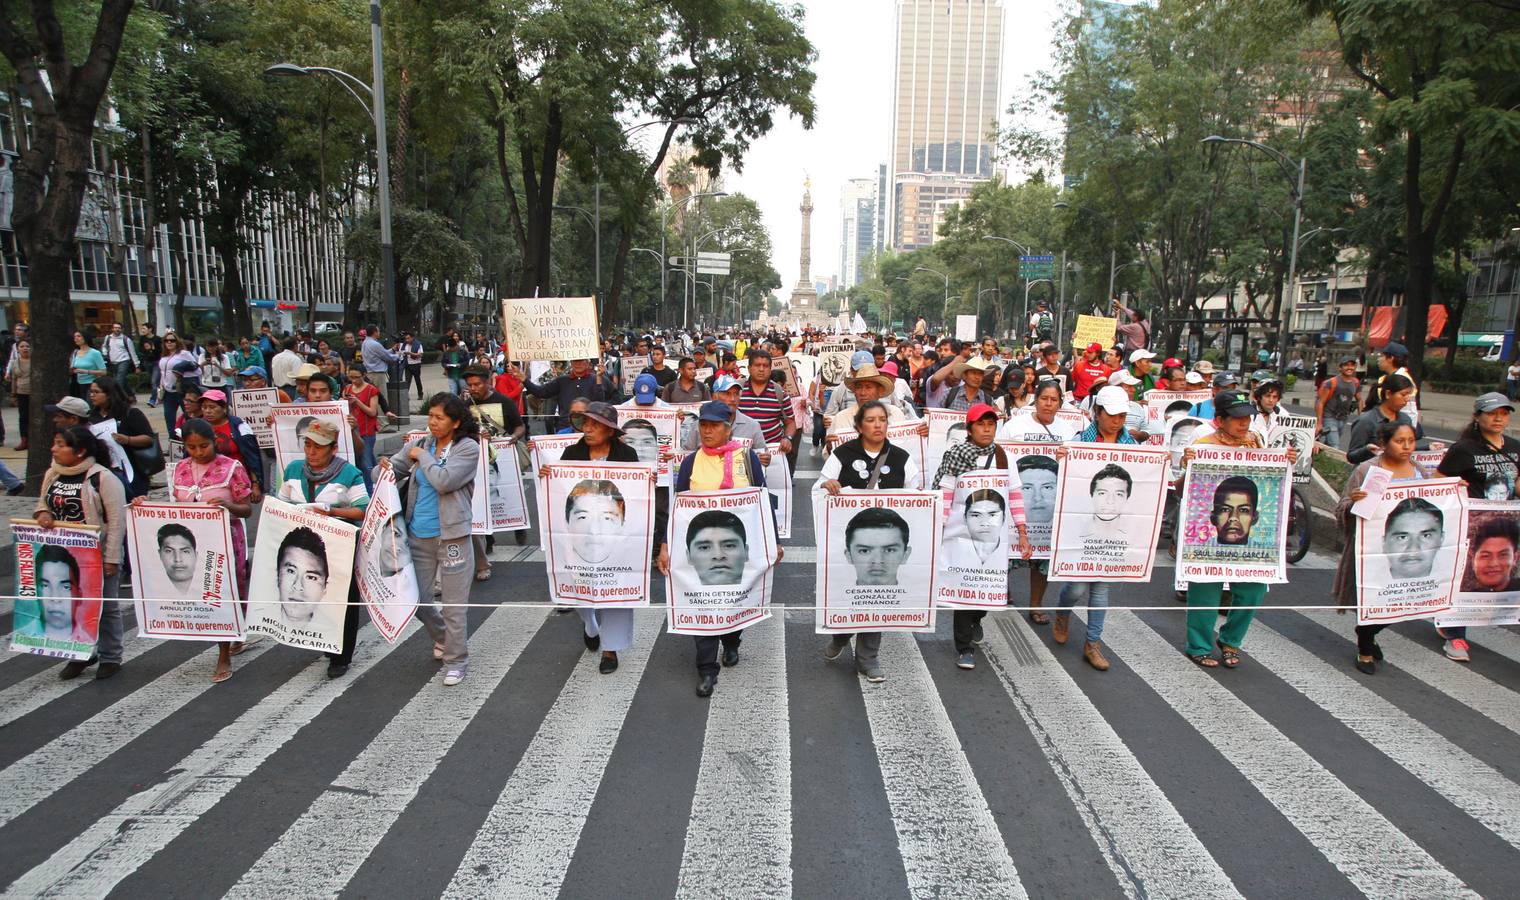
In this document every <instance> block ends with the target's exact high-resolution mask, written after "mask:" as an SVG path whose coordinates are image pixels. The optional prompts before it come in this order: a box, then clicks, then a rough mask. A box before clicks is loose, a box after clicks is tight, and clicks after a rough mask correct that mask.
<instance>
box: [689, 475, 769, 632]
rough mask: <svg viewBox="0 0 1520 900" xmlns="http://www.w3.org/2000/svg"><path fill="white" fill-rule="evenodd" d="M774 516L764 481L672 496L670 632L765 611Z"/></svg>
mask: <svg viewBox="0 0 1520 900" xmlns="http://www.w3.org/2000/svg"><path fill="white" fill-rule="evenodd" d="M773 522H774V520H773V519H772V517H771V501H770V497H769V496H768V495H767V492H766V491H765V490H763V489H762V488H735V489H732V490H727V491H688V492H686V493H684V494H676V495H675V496H674V497H672V498H671V503H670V534H669V536H668V541H669V544H670V575H669V576H668V577H667V578H666V580H665V584H666V596H667V597H669V598H670V599H669V604H668V606H667V609H666V624H667V626H668V629H669V631H670V632H671V633H672V634H695V635H703V634H727V633H729V632H731V631H737V630H738V629H740V628H744V627H747V626H749V625H753V624H754V623H756V622H759V621H760V620H762V619H766V618H769V617H770V614H771V611H770V604H771V593H772V590H773V586H774V585H773V582H774V579H775V572H774V566H775V564H776V558H777V556H778V555H779V554H778V552H777V545H776V539H777V537H776V529H775V526H774V524H773Z"/></svg>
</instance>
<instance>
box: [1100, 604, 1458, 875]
mask: <svg viewBox="0 0 1520 900" xmlns="http://www.w3.org/2000/svg"><path fill="white" fill-rule="evenodd" d="M1074 618H1078V617H1074ZM1072 627H1073V629H1075V628H1076V626H1075V624H1074V625H1073V626H1072ZM1256 627H1257V628H1261V627H1262V626H1261V622H1260V621H1258V622H1257V623H1256ZM1078 633H1080V631H1079V632H1078ZM1252 638H1253V644H1254V643H1255V638H1256V633H1255V630H1254V629H1253V631H1252ZM1103 639H1104V641H1105V642H1106V643H1107V644H1108V646H1109V647H1110V648H1111V649H1112V650H1113V651H1114V652H1115V653H1117V654H1119V656H1120V658H1121V659H1122V660H1123V662H1124V664H1125V665H1127V666H1129V668H1130V669H1131V670H1132V671H1133V672H1134V673H1135V674H1136V675H1138V676H1139V677H1140V678H1141V679H1142V680H1144V681H1145V683H1146V684H1147V685H1148V686H1149V687H1150V688H1151V690H1153V691H1155V692H1156V693H1157V694H1158V695H1160V697H1161V698H1162V699H1163V700H1165V701H1166V702H1167V704H1168V705H1170V706H1171V708H1172V709H1173V710H1175V711H1176V712H1177V714H1178V715H1180V716H1182V717H1183V718H1184V719H1186V720H1187V722H1188V724H1189V725H1191V726H1192V727H1193V729H1194V730H1196V731H1197V732H1198V733H1199V734H1200V735H1202V736H1203V738H1204V739H1205V740H1207V741H1208V742H1209V743H1210V744H1211V745H1213V747H1214V748H1215V749H1216V750H1217V751H1218V752H1219V753H1220V755H1221V756H1223V757H1224V758H1225V759H1226V760H1229V762H1230V764H1231V765H1233V766H1234V767H1235V768H1236V769H1237V770H1238V771H1239V772H1240V774H1241V775H1243V776H1245V778H1246V779H1247V780H1248V781H1250V782H1251V784H1252V785H1253V786H1254V787H1255V788H1256V790H1258V791H1260V792H1261V794H1262V796H1263V797H1265V798H1266V799H1267V801H1268V802H1269V803H1271V804H1272V805H1273V806H1274V807H1276V808H1277V810H1278V811H1279V812H1281V813H1282V814H1283V817H1284V818H1286V819H1287V820H1288V821H1289V822H1291V823H1292V824H1293V827H1295V828H1297V829H1298V830H1299V832H1301V833H1302V834H1303V835H1304V837H1306V838H1308V840H1309V843H1310V844H1312V845H1313V846H1314V847H1315V848H1316V849H1318V850H1319V852H1320V853H1322V854H1323V855H1324V856H1325V858H1326V859H1328V860H1329V861H1330V863H1331V864H1332V865H1334V866H1335V867H1336V868H1337V869H1339V870H1340V871H1341V873H1342V874H1343V875H1345V876H1346V878H1348V879H1349V880H1350V881H1351V883H1352V884H1354V885H1356V887H1357V889H1358V890H1360V891H1361V892H1362V893H1363V894H1366V895H1367V896H1369V897H1395V896H1398V897H1411V896H1414V897H1418V896H1427V897H1456V896H1476V894H1475V892H1474V891H1473V890H1472V889H1471V888H1469V887H1468V886H1467V885H1466V884H1464V883H1463V882H1462V881H1461V879H1459V878H1457V876H1455V875H1453V874H1452V873H1451V872H1449V871H1447V870H1446V869H1445V868H1444V867H1443V866H1442V865H1441V864H1440V863H1439V862H1437V861H1436V860H1435V859H1434V858H1433V857H1432V856H1431V855H1430V854H1429V853H1427V852H1425V850H1424V849H1423V848H1422V847H1420V845H1419V844H1417V843H1415V842H1414V841H1413V840H1411V839H1410V838H1409V836H1408V835H1406V834H1404V833H1403V832H1402V831H1400V830H1399V829H1398V828H1396V827H1395V826H1394V825H1393V823H1391V822H1389V821H1388V820H1387V819H1386V818H1384V817H1383V816H1382V815H1381V814H1380V813H1379V812H1378V811H1377V810H1375V809H1373V808H1372V806H1371V805H1370V804H1369V803H1367V801H1365V800H1363V799H1362V798H1361V796H1359V795H1358V794H1357V793H1356V792H1355V791H1353V790H1351V789H1350V788H1349V787H1347V786H1346V785H1345V784H1344V783H1342V782H1341V781H1340V779H1338V778H1336V777H1335V776H1334V775H1332V774H1331V773H1330V771H1329V770H1328V769H1326V768H1325V767H1324V766H1323V765H1321V764H1320V763H1319V761H1318V760H1316V759H1315V758H1314V757H1312V756H1310V755H1309V754H1308V753H1307V752H1305V751H1304V750H1303V748H1301V747H1299V746H1298V745H1297V744H1295V743H1294V742H1293V741H1292V740H1290V739H1289V738H1288V737H1287V736H1286V735H1284V734H1283V733H1282V732H1280V731H1278V730H1277V729H1276V728H1274V727H1273V726H1272V724H1271V723H1270V722H1268V721H1267V720H1266V719H1264V718H1262V717H1261V715H1260V714H1258V713H1257V712H1256V711H1255V710H1253V709H1251V708H1250V707H1249V706H1247V705H1246V704H1245V703H1244V702H1243V701H1242V700H1241V699H1240V698H1238V697H1236V696H1235V695H1234V694H1233V693H1231V692H1230V691H1229V690H1228V689H1227V688H1225V687H1224V685H1222V684H1220V683H1219V682H1218V681H1217V680H1215V678H1214V677H1213V676H1212V675H1211V674H1210V673H1208V672H1205V671H1203V670H1201V669H1196V668H1194V667H1193V666H1192V665H1191V664H1189V663H1187V662H1185V661H1184V660H1183V658H1182V656H1181V654H1180V653H1179V652H1178V649H1177V647H1175V646H1174V645H1172V643H1171V642H1169V641H1168V640H1167V639H1166V638H1164V637H1162V636H1161V635H1160V634H1159V633H1157V632H1156V631H1155V630H1153V629H1152V628H1151V627H1150V626H1149V625H1147V624H1146V623H1145V622H1144V621H1142V620H1141V619H1140V617H1139V616H1137V615H1135V614H1134V613H1132V612H1129V611H1127V610H1123V609H1111V610H1109V613H1108V623H1107V625H1106V627H1105V628H1104V630H1103Z"/></svg>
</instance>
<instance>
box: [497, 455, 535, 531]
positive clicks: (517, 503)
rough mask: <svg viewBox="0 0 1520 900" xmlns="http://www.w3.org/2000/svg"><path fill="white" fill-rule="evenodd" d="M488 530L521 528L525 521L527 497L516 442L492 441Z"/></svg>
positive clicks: (527, 525)
mask: <svg viewBox="0 0 1520 900" xmlns="http://www.w3.org/2000/svg"><path fill="white" fill-rule="evenodd" d="M489 456H490V457H491V458H490V461H489V463H490V484H491V497H490V503H491V531H492V533H495V532H498V531H524V530H526V529H528V528H530V527H532V523H531V522H529V521H528V497H527V494H526V493H525V492H524V491H523V480H522V464H521V463H520V462H519V460H518V456H517V442H516V441H513V440H493V441H491V452H490V454H489Z"/></svg>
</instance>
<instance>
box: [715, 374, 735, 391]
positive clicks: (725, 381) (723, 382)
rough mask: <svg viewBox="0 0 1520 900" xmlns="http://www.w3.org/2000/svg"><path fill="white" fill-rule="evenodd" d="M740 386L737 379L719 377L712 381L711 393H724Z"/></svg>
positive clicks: (725, 376) (726, 376) (729, 376)
mask: <svg viewBox="0 0 1520 900" xmlns="http://www.w3.org/2000/svg"><path fill="white" fill-rule="evenodd" d="M739 386H740V381H739V379H737V378H735V377H734V376H732V375H719V376H718V377H717V378H714V379H713V393H714V394H721V393H723V392H724V391H728V390H733V389H734V388H736V387H739Z"/></svg>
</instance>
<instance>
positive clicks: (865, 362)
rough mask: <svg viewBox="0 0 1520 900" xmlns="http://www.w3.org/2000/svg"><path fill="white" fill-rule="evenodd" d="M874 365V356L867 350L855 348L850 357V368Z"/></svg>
mask: <svg viewBox="0 0 1520 900" xmlns="http://www.w3.org/2000/svg"><path fill="white" fill-rule="evenodd" d="M874 365H876V357H874V356H872V355H871V351H869V350H856V351H855V355H854V356H851V357H850V368H851V369H858V368H860V367H861V366H874Z"/></svg>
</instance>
